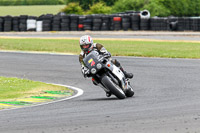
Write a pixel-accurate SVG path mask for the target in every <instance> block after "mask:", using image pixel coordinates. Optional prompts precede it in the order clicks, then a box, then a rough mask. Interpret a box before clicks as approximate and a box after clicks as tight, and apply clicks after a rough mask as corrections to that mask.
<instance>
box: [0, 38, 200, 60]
mask: <svg viewBox="0 0 200 133" xmlns="http://www.w3.org/2000/svg"><path fill="white" fill-rule="evenodd" d="M95 42H98V43H101V44H103V45H104V46H105V48H106V49H107V50H108V51H109V52H110V53H111V54H112V55H113V56H140V57H165V58H200V52H199V51H200V42H199V43H198V42H166V41H134V40H96V41H95ZM0 50H19V51H45V52H60V53H74V54H79V53H80V47H79V40H78V39H0Z"/></svg>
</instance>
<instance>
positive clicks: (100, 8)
mask: <svg viewBox="0 0 200 133" xmlns="http://www.w3.org/2000/svg"><path fill="white" fill-rule="evenodd" d="M109 13H111V7H109V6H106V4H105V3H104V2H99V3H96V4H94V5H92V6H90V10H88V11H87V14H109Z"/></svg>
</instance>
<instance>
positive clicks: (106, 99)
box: [83, 97, 120, 101]
mask: <svg viewBox="0 0 200 133" xmlns="http://www.w3.org/2000/svg"><path fill="white" fill-rule="evenodd" d="M112 100H120V99H118V98H116V97H111V98H110V97H109V98H93V99H85V100H83V101H112Z"/></svg>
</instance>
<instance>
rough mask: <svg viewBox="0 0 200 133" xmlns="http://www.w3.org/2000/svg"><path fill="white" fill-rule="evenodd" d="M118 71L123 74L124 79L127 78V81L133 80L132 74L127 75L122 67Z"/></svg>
mask: <svg viewBox="0 0 200 133" xmlns="http://www.w3.org/2000/svg"><path fill="white" fill-rule="evenodd" d="M120 70H121V71H122V72H123V73H124V75H125V77H126V78H129V79H132V78H133V74H132V73H128V72H126V71H124V69H123V68H122V67H120Z"/></svg>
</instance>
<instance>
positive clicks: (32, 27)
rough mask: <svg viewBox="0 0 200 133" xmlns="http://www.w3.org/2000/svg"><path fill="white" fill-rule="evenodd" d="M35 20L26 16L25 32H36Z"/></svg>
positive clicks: (35, 18) (33, 17)
mask: <svg viewBox="0 0 200 133" xmlns="http://www.w3.org/2000/svg"><path fill="white" fill-rule="evenodd" d="M36 20H37V17H35V16H28V19H27V21H26V23H27V31H36Z"/></svg>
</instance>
